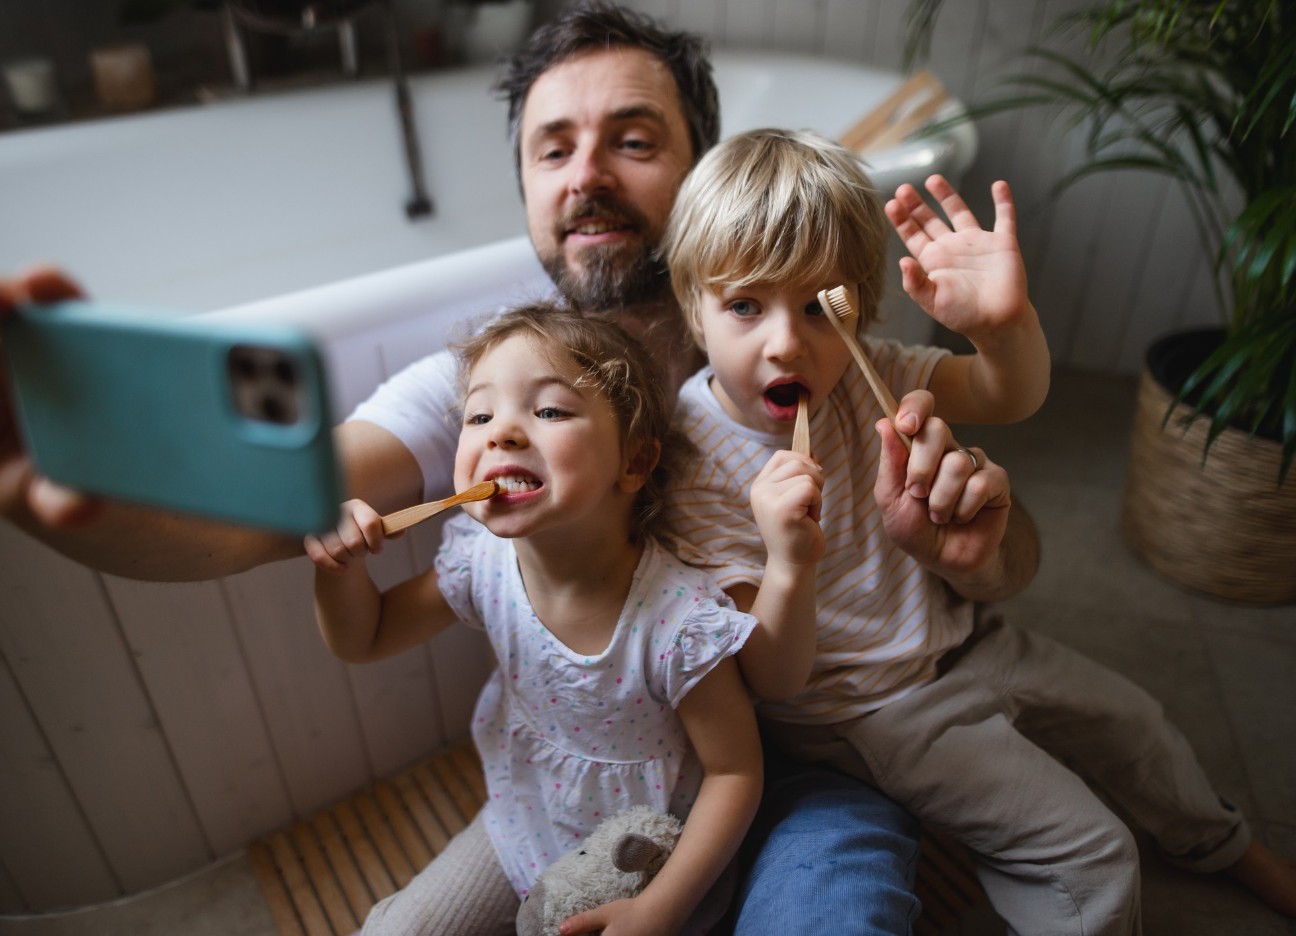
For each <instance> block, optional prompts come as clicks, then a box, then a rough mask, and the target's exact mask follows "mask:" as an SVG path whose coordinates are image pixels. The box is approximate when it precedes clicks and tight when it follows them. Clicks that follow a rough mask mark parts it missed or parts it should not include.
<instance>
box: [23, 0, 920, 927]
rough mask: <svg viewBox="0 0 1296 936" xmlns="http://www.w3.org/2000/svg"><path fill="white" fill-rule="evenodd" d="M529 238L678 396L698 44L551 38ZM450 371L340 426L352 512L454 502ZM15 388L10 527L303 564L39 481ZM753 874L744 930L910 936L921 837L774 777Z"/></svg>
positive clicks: (540, 68)
mask: <svg viewBox="0 0 1296 936" xmlns="http://www.w3.org/2000/svg"><path fill="white" fill-rule="evenodd" d="M500 88H501V90H502V91H504V92H506V93H507V95H508V98H509V118H510V128H511V131H512V136H513V141H514V148H515V154H516V158H517V165H518V176H519V181H520V183H521V190H522V196H523V200H524V202H525V206H526V217H527V226H528V230H529V233H530V236H531V239H532V241H533V243H534V245H535V248H536V252H537V254H538V255H539V257H540V259H541V261H542V262H543V264H544V266H545V269H546V270H547V271H548V272H549V273H550V275H551V277H552V278H553V280H554V282H555V284H556V285H557V286H558V289H559V291H560V292H561V293H562V294H563V295H564V296H565V297H566V298H567V299H568V301H569V302H571V303H572V304H573V305H574V306H576V307H578V308H583V309H584V308H588V309H594V308H602V307H612V308H616V309H618V310H619V312H618V316H619V320H620V321H622V322H623V323H624V324H626V325H627V326H628V327H630V328H632V329H633V330H634V331H636V332H637V333H638V334H639V335H640V337H641V338H642V339H643V340H644V341H645V342H646V343H647V344H648V346H649V347H650V348H653V349H654V351H655V353H657V354H658V355H659V357H660V359H661V360H664V361H666V362H668V363H669V365H670V369H671V378H672V380H673V381H674V384H675V385H676V386H678V385H679V383H680V382H681V381H682V380H683V379H684V377H686V376H687V375H688V374H690V373H691V372H692V371H693V370H695V369H696V366H697V365H698V364H699V363H700V361H699V360H698V358H697V357H696V355H697V352H696V351H694V350H693V344H692V342H691V340H690V339H689V337H688V335H687V334H686V332H685V330H684V326H683V322H682V317H681V316H680V313H679V310H678V308H677V306H676V305H675V304H674V301H673V298H672V297H671V294H670V289H669V282H668V277H667V275H666V272H665V270H664V268H663V267H662V266H661V264H660V262H659V261H658V260H657V259H656V257H655V248H656V245H657V243H658V240H659V239H660V237H661V234H662V232H663V230H664V228H665V225H666V219H667V216H668V215H669V213H670V209H671V206H672V204H673V202H674V198H675V194H676V191H677V190H678V187H679V185H680V183H681V181H682V180H683V178H684V176H685V175H686V174H687V173H688V171H689V170H690V169H691V167H692V166H693V164H694V163H695V162H696V161H697V159H698V158H699V157H700V156H701V154H702V152H703V151H704V150H705V149H706V148H708V147H709V146H711V145H712V144H714V143H715V142H716V139H717V137H718V135H719V115H718V103H717V98H716V91H715V87H714V84H713V82H712V79H711V72H710V65H709V62H708V61H707V59H706V55H705V51H704V49H703V47H702V46H701V44H700V42H699V41H698V40H697V39H696V38H695V37H692V36H689V35H687V34H682V33H671V32H666V31H664V30H662V29H661V28H659V27H658V26H656V24H654V23H652V22H651V21H650V20H647V19H645V18H643V17H640V16H638V15H636V14H632V13H629V12H627V11H624V10H621V9H618V8H617V7H615V6H612V5H609V4H607V3H605V2H603V0H594V2H590V3H584V4H580V5H578V6H577V7H576V8H574V9H572V10H570V11H569V12H567V13H566V14H564V15H563V16H562V17H561V18H560V19H559V20H558V21H557V22H555V23H553V24H551V25H549V26H546V27H543V28H542V29H540V30H538V31H537V33H536V35H535V36H533V37H532V40H531V42H530V43H529V44H528V46H527V48H526V49H525V50H524V51H523V52H522V53H520V54H519V56H517V57H516V58H515V59H514V60H513V61H511V62H510V63H509V64H508V65H507V66H506V69H505V73H504V76H503V78H502V80H501V82H500ZM78 294H79V290H78V288H77V287H76V285H75V284H74V283H73V282H71V281H70V280H68V279H67V278H66V277H64V276H63V275H61V274H59V273H57V272H54V271H39V272H36V273H32V274H29V275H27V276H26V277H23V278H20V279H17V280H8V281H5V280H0V316H3V315H4V314H7V313H8V312H10V311H11V310H12V308H13V307H14V306H15V305H16V304H17V303H18V302H19V301H23V300H27V299H30V300H33V301H37V302H47V301H52V300H55V299H59V298H67V297H70V296H75V295H78ZM448 368H449V364H448V356H445V355H437V356H433V357H432V358H430V359H427V360H426V361H423V362H419V363H417V364H415V365H413V366H412V367H411V368H409V369H407V371H405V372H403V373H401V374H399V375H397V376H396V377H395V378H393V380H391V381H389V382H388V383H387V384H385V385H384V386H383V387H382V388H380V390H379V391H378V392H376V393H375V394H374V396H373V397H371V398H370V399H369V400H368V401H366V402H365V403H364V404H362V405H361V407H360V408H359V409H358V410H357V411H356V413H355V414H354V415H353V417H352V418H351V419H350V420H348V421H347V422H345V423H344V424H342V425H341V426H339V427H337V429H336V430H335V441H336V447H337V451H338V456H339V459H340V462H341V464H342V466H343V468H344V472H345V476H346V483H347V490H348V496H351V497H360V498H362V499H364V500H366V501H368V502H369V503H370V504H372V505H373V506H374V507H375V508H376V509H377V510H379V511H380V512H383V513H386V512H389V511H392V510H396V509H399V508H402V507H406V506H410V505H411V504H415V503H418V502H419V501H421V500H424V499H429V498H431V497H434V496H440V495H442V494H444V493H445V492H446V489H447V487H448V485H449V477H450V469H451V464H452V458H451V457H450V454H449V453H453V451H454V438H453V437H452V434H451V433H450V431H449V430H448V429H447V428H446V426H445V422H444V420H439V419H427V418H425V417H420V416H419V413H420V412H422V413H427V412H437V411H438V409H437V408H438V407H441V409H440V410H439V411H440V412H444V411H445V408H444V403H445V402H446V401H447V400H449V401H453V396H449V397H447V396H445V394H452V393H453V375H452V373H451V372H450V371H449V369H448ZM5 393H6V389H5V384H4V381H3V380H0V512H3V513H4V515H5V516H6V517H7V518H9V519H10V520H11V521H12V522H14V523H16V524H17V525H19V526H21V527H23V528H24V529H26V530H27V531H28V532H30V533H31V534H32V535H34V536H36V537H37V538H39V539H41V540H42V541H44V542H46V543H48V544H49V545H51V546H53V547H54V548H56V549H58V550H59V551H61V552H62V553H64V554H65V555H67V556H69V557H70V558H72V559H75V560H77V561H81V562H83V563H85V564H87V565H90V566H93V567H95V568H98V569H101V570H104V571H107V572H112V573H114V574H118V575H123V576H128V577H133V578H141V579H151V580H193V579H208V578H215V577H218V576H222V575H227V574H230V573H233V572H237V571H240V570H243V569H247V568H251V567H253V566H257V565H260V564H262V563H265V562H269V561H274V560H277V559H284V558H289V557H292V556H297V555H300V554H301V551H302V546H301V543H300V541H298V540H296V539H289V538H284V537H280V536H275V535H270V534H266V533H262V532H258V531H253V530H248V529H242V528H237V527H231V526H224V525H220V524H216V523H212V522H209V521H200V520H196V519H193V518H187V517H180V516H176V515H171V514H165V513H161V512H157V511H148V510H145V509H142V508H138V507H132V506H128V505H123V504H116V503H102V502H96V501H92V500H89V499H87V498H85V497H82V496H81V495H79V494H76V493H75V492H70V491H66V490H64V489H61V488H58V487H57V486H55V485H52V484H51V483H49V482H48V481H46V480H44V479H42V478H39V477H37V476H36V475H35V474H34V472H33V469H32V467H31V465H30V463H29V462H28V461H27V459H26V457H25V455H24V453H23V451H22V449H21V444H20V442H19V440H18V438H17V435H16V432H15V429H14V426H13V420H12V414H11V409H10V405H9V401H8V399H7V397H6V396H3V395H2V394H5ZM749 846H750V851H751V852H752V853H753V854H754V855H755V859H754V866H753V869H752V872H751V874H750V875H749V877H748V880H747V883H746V885H745V886H744V888H743V890H742V892H741V893H740V895H739V898H738V901H737V905H736V907H735V917H736V920H737V923H736V932H739V933H779V934H782V933H796V932H807V933H810V932H834V933H848V932H860V933H903V932H908V931H909V928H910V924H911V922H912V920H913V918H914V917H916V915H917V911H918V906H917V901H916V898H915V897H914V896H913V893H912V880H913V870H914V865H915V863H916V859H917V847H916V828H915V826H914V824H913V821H912V819H911V818H910V817H908V816H907V815H906V814H905V813H904V812H903V811H901V810H899V809H898V808H897V807H896V806H895V805H894V804H892V803H890V802H889V801H888V800H886V799H885V798H883V797H881V796H880V795H879V794H877V793H875V792H873V791H872V790H870V789H868V788H867V787H864V786H862V785H861V784H858V783H857V782H855V781H853V780H848V779H847V778H845V777H843V776H841V775H838V774H835V773H832V772H828V771H824V770H819V769H814V768H802V767H796V766H793V765H786V764H771V766H770V771H769V775H768V782H767V793H766V797H765V800H764V801H763V806H762V813H761V815H760V816H759V817H758V819H757V823H756V825H755V827H754V829H753V833H752V835H751V836H750V837H749Z"/></svg>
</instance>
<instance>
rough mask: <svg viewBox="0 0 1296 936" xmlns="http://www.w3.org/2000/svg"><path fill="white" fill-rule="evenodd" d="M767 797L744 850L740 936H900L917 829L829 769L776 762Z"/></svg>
mask: <svg viewBox="0 0 1296 936" xmlns="http://www.w3.org/2000/svg"><path fill="white" fill-rule="evenodd" d="M765 770H766V774H765V795H764V796H763V797H762V799H761V806H760V811H759V812H758V813H757V815H756V821H755V822H754V823H753V824H752V829H751V832H750V833H749V834H748V836H747V839H746V841H745V842H744V843H743V853H742V855H741V858H742V866H743V871H744V873H745V879H744V880H743V882H742V884H741V886H740V887H739V890H738V894H737V896H736V897H735V899H734V904H733V908H732V913H731V917H733V918H734V926H733V932H734V936H792V934H799V933H807V934H809V933H833V934H835V936H837V934H840V936H847V934H859V936H865V934H868V936H882V934H885V936H897V934H900V936H903V934H908V933H910V932H911V930H912V927H913V922H914V921H915V920H916V919H917V918H918V912H919V909H920V904H919V902H918V898H917V897H916V896H914V874H915V870H916V868H917V864H918V822H917V820H915V819H914V818H913V817H912V816H910V815H909V813H908V812H906V811H905V810H904V809H902V808H901V807H899V806H897V805H896V804H895V803H893V802H892V801H891V800H890V799H888V798H887V797H886V796H885V795H884V794H882V793H879V792H878V791H877V790H875V789H873V788H872V787H870V786H867V785H866V784H864V783H862V782H861V781H859V780H856V779H854V778H852V777H848V776H846V775H845V774H842V773H839V772H837V771H835V770H832V769H830V768H827V767H816V766H807V765H803V764H796V763H793V762H790V761H785V760H783V759H782V758H780V757H779V756H778V755H777V754H769V755H768V756H767V757H766V764H765Z"/></svg>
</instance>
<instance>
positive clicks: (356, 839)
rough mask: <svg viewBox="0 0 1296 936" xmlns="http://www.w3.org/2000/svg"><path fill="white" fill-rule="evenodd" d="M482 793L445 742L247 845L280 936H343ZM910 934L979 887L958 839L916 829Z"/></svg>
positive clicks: (939, 920) (478, 777) (472, 761)
mask: <svg viewBox="0 0 1296 936" xmlns="http://www.w3.org/2000/svg"><path fill="white" fill-rule="evenodd" d="M485 798H486V785H485V783H484V781H483V780H482V774H481V765H480V763H479V762H478V761H477V756H476V754H475V752H474V751H473V750H472V747H471V746H470V745H465V746H462V747H455V748H451V749H449V750H447V751H444V752H442V753H440V754H438V755H436V756H434V757H432V758H431V759H429V760H427V761H426V762H424V763H422V764H419V765H417V766H415V767H412V768H410V769H409V770H407V771H405V772H404V773H401V774H399V775H397V776H395V777H393V778H391V779H389V780H380V781H379V782H378V783H376V784H374V785H373V786H372V787H371V788H369V789H367V790H364V791H362V792H360V793H358V794H356V795H355V796H353V797H351V798H350V799H348V800H345V801H344V802H341V803H338V804H337V805H335V806H332V807H330V808H328V809H324V810H321V811H320V812H319V813H317V814H316V815H314V816H312V817H310V818H309V819H305V820H302V821H301V822H299V823H297V824H296V825H294V826H293V827H292V828H290V829H287V830H285V831H282V832H276V833H275V834H273V835H271V836H269V837H267V838H265V839H262V840H261V841H259V842H256V843H255V844H253V845H252V846H251V847H250V848H249V850H248V853H249V857H250V858H251V861H252V864H253V867H255V868H256V872H257V877H258V879H259V880H260V882H261V890H262V892H263V893H264V894H265V898H266V902H267V903H268V904H269V906H270V912H271V914H272V915H273V916H274V920H275V924H276V925H277V926H278V928H279V933H280V936H349V934H351V933H354V932H355V931H356V930H358V929H359V928H360V924H361V923H362V922H363V921H364V918H365V917H366V916H367V915H368V914H369V910H370V908H371V907H373V905H374V904H375V903H377V902H378V901H380V900H382V899H383V898H384V897H387V896H388V895H389V894H394V893H395V892H396V891H397V890H399V889H400V888H402V887H404V886H405V885H406V884H408V883H409V882H410V880H411V879H412V878H413V877H414V875H415V874H417V873H418V871H419V870H420V869H421V868H422V867H423V866H424V865H426V864H427V863H428V862H429V861H431V860H432V857H433V856H434V855H437V854H440V852H441V850H442V849H443V848H445V846H446V843H447V842H449V841H450V839H451V837H453V836H454V835H455V834H456V833H458V832H459V831H460V830H462V829H463V828H464V827H465V826H466V825H467V824H468V823H469V821H471V819H472V817H473V816H475V815H476V814H477V810H478V809H480V808H481V805H482V803H483V802H484V801H485ZM915 890H916V891H917V893H918V897H919V899H920V900H921V901H922V904H923V913H922V916H921V917H920V918H919V919H918V921H917V923H916V924H915V927H914V932H915V934H917V936H940V934H941V933H944V932H946V931H947V930H948V929H949V928H950V927H951V926H952V925H953V924H955V923H956V922H957V921H958V920H959V919H960V918H961V917H962V915H963V914H964V912H965V911H966V910H967V909H968V908H969V907H971V906H973V905H975V904H978V903H980V902H982V901H984V900H985V899H986V898H985V893H984V892H983V891H982V890H981V887H980V885H979V884H978V883H977V880H976V877H975V876H974V875H973V873H972V865H971V862H970V860H969V859H968V856H967V852H966V850H964V849H963V848H962V846H959V845H956V844H954V843H952V842H949V841H948V840H946V839H943V838H940V837H939V836H934V835H929V834H924V836H923V841H922V855H921V858H920V859H919V862H918V880H917V884H916V887H915Z"/></svg>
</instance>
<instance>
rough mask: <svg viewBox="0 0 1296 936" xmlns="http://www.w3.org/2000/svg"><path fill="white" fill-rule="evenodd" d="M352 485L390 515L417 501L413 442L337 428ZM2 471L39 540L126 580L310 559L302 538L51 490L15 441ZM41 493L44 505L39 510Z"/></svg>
mask: <svg viewBox="0 0 1296 936" xmlns="http://www.w3.org/2000/svg"><path fill="white" fill-rule="evenodd" d="M333 439H334V444H335V445H336V449H337V456H338V461H339V464H340V465H341V466H342V470H343V475H344V477H345V483H346V487H347V490H348V491H349V492H350V494H351V496H357V497H360V498H361V499H363V500H367V501H368V502H370V503H372V504H374V505H375V507H376V509H378V510H380V511H381V512H382V513H389V512H391V511H392V510H396V509H399V508H401V507H408V506H411V505H413V504H416V503H418V500H419V498H420V497H421V495H422V492H423V474H422V472H421V471H420V470H419V466H418V462H417V461H415V459H414V456H413V455H412V454H410V451H409V449H407V448H406V447H405V446H404V444H402V443H401V442H400V440H399V439H397V438H396V437H395V436H394V435H392V434H391V433H390V432H388V431H387V430H385V429H381V428H379V427H378V426H375V425H373V424H372V423H366V422H360V421H354V422H348V423H343V424H342V425H341V426H338V427H337V428H336V429H334V430H333ZM0 461H2V462H3V467H0V479H2V480H0V497H2V498H3V500H0V510H2V511H3V514H4V516H5V517H6V518H7V519H9V520H10V521H11V522H13V523H14V524H15V525H17V526H18V527H20V528H22V529H23V530H25V531H26V532H27V533H29V534H30V535H31V536H33V537H34V538H36V539H38V540H40V541H41V542H43V543H45V544H46V545H47V546H50V547H51V548H53V549H55V550H57V551H58V552H60V553H62V554H63V555H65V556H67V557H68V558H69V559H72V560H74V561H76V562H80V563H82V564H83V565H87V566H90V567H91V568H94V569H98V570H100V571H101V572H110V573H112V574H113V575H120V576H123V577H125V578H133V579H143V580H146V581H157V582H182V581H201V580H205V579H212V578H218V577H220V576H223V575H231V574H233V573H235V572H242V571H245V570H247V569H251V568H254V567H256V566H259V565H263V564H264V563H267V562H274V561H277V560H280V559H290V558H292V557H294V556H299V555H302V541H301V538H300V537H297V536H284V535H281V534H277V533H269V532H266V531H263V530H256V529H252V528H250V527H241V526H235V525H232V524H226V523H220V522H217V521H212V520H205V519H201V518H196V517H191V516H186V515H182V514H176V513H171V512H168V511H161V510H154V509H150V508H146V507H139V506H135V505H132V504H123V503H117V502H107V501H89V500H85V499H83V498H77V496H76V495H75V494H73V493H72V492H67V493H66V494H64V493H61V490H62V489H51V488H49V487H45V486H47V485H48V482H43V479H39V478H38V477H37V476H36V475H35V473H34V470H33V469H32V467H31V464H30V462H28V460H27V458H26V456H25V455H24V454H23V453H22V452H21V451H19V450H17V447H16V445H15V446H14V447H13V448H12V449H11V450H10V451H9V452H7V453H6V455H5V456H4V457H3V459H2V460H0ZM33 497H35V498H36V499H37V501H38V503H37V504H36V509H33V503H32V501H33ZM52 497H69V498H75V499H76V500H77V501H78V503H77V506H76V508H75V510H73V511H71V512H70V513H68V514H67V515H66V516H64V517H58V516H53V517H52V516H51V515H50V513H49V511H48V510H44V511H42V510H41V509H40V503H39V499H40V498H46V499H47V500H48V499H49V498H52Z"/></svg>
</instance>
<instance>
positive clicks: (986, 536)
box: [873, 418, 1012, 598]
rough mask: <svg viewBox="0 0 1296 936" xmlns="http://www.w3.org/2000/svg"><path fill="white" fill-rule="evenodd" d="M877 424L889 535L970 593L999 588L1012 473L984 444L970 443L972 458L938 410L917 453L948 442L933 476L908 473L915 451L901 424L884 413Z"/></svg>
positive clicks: (880, 490)
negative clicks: (904, 440)
mask: <svg viewBox="0 0 1296 936" xmlns="http://www.w3.org/2000/svg"><path fill="white" fill-rule="evenodd" d="M874 428H875V429H876V430H877V433H878V436H879V437H880V439H881V442H882V457H881V459H880V461H879V463H878V476H877V482H876V483H875V485H874V488H873V493H874V497H875V498H876V500H877V504H878V507H879V509H880V510H881V511H882V524H883V527H884V529H885V530H886V532H887V535H888V536H889V537H890V538H891V540H892V541H893V542H894V543H895V544H896V545H897V546H899V547H900V548H901V549H902V550H904V551H905V552H906V553H908V554H909V555H911V556H913V557H914V558H915V559H917V560H918V561H919V562H921V563H922V564H923V565H924V566H926V567H927V568H929V569H931V570H932V571H933V572H935V573H936V574H937V575H939V576H940V577H941V578H942V579H945V580H946V581H947V582H949V583H950V585H951V587H953V588H954V590H955V591H957V592H958V593H959V594H961V595H963V596H964V597H967V598H983V597H987V595H989V594H991V593H993V594H997V593H998V592H997V587H998V584H999V583H998V581H997V580H998V576H999V570H1000V568H1001V558H1002V557H1001V555H1000V547H1001V545H1002V543H1003V541H1004V533H1005V530H1006V529H1007V526H1008V517H1009V512H1010V508H1011V506H1012V495H1011V489H1010V485H1009V483H1008V473H1007V472H1006V471H1004V469H1003V468H1001V467H1000V466H999V465H996V464H994V463H993V462H992V461H990V459H989V458H988V457H987V456H986V454H985V453H984V452H983V451H981V450H980V449H971V450H970V452H971V454H972V455H974V456H976V460H977V464H976V465H975V466H974V465H973V461H972V458H970V457H969V455H968V452H966V451H963V450H960V449H958V448H957V447H955V445H954V443H953V437H952V436H951V435H950V434H949V430H948V428H947V427H946V426H945V424H944V423H943V422H941V421H940V420H939V419H935V418H932V419H928V420H927V421H926V422H924V423H923V427H922V430H921V431H920V433H919V437H918V438H917V439H916V440H915V444H914V451H915V456H913V457H919V458H924V459H929V460H930V457H931V447H932V446H937V447H941V446H943V447H941V448H940V454H939V455H938V456H936V458H935V472H934V475H933V476H932V479H931V481H930V482H915V481H913V480H912V479H910V478H909V477H908V475H909V462H910V458H911V456H910V453H909V452H908V451H906V449H905V447H904V444H903V443H902V442H901V441H900V437H899V435H897V433H896V430H895V427H893V426H892V425H891V423H890V421H889V420H886V419H882V420H879V421H878V422H877V424H876V425H875V427H874Z"/></svg>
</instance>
